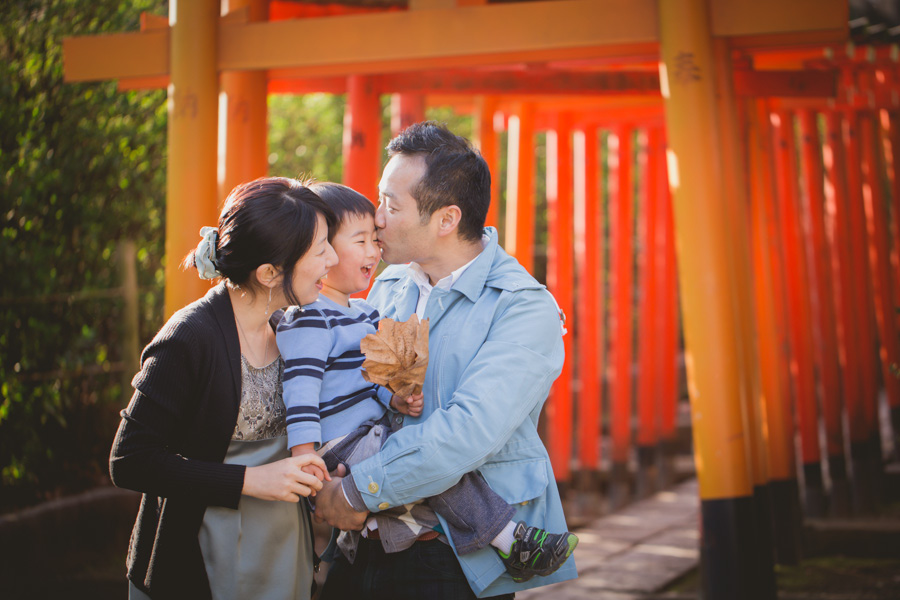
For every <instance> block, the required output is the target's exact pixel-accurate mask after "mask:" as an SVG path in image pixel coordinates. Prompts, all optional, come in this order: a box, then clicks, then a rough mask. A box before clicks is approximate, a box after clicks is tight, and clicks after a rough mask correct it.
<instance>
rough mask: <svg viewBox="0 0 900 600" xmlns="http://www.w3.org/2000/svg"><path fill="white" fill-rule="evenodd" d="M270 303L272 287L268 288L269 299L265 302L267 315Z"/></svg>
mask: <svg viewBox="0 0 900 600" xmlns="http://www.w3.org/2000/svg"><path fill="white" fill-rule="evenodd" d="M270 304H272V288H269V301H268V302H266V316H267V317H268V316H269V305H270Z"/></svg>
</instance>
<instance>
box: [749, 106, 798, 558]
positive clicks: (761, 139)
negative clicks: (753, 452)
mask: <svg viewBox="0 0 900 600" xmlns="http://www.w3.org/2000/svg"><path fill="white" fill-rule="evenodd" d="M747 116H748V120H749V127H748V132H749V143H748V144H747V149H748V153H749V164H750V174H751V177H750V195H751V202H750V206H751V211H750V232H751V242H752V248H753V279H754V283H755V286H754V298H755V309H756V315H757V318H756V321H757V324H758V332H759V356H760V375H761V382H762V388H763V395H764V397H765V404H764V408H765V411H764V415H765V426H766V429H767V431H768V439H767V447H768V452H767V453H766V460H767V464H768V473H769V491H770V494H771V497H772V528H773V530H772V531H773V538H774V544H773V546H774V550H775V561H776V562H777V563H778V564H783V565H794V564H797V563H799V562H800V555H801V520H802V517H803V514H802V511H801V510H800V486H799V483H798V481H797V470H796V456H795V452H794V418H793V411H792V402H791V382H790V373H789V370H788V369H789V363H790V351H789V340H790V337H789V335H788V333H787V317H786V315H785V300H784V298H785V293H784V283H785V277H784V267H783V261H782V256H781V247H782V244H781V238H780V235H779V230H780V228H779V225H778V211H777V209H776V204H777V198H776V194H775V183H774V174H773V170H772V160H771V149H772V136H771V128H770V125H769V111H768V109H767V108H766V103H765V101H754V102H752V103H751V105H750V107H749V108H748V111H747Z"/></svg>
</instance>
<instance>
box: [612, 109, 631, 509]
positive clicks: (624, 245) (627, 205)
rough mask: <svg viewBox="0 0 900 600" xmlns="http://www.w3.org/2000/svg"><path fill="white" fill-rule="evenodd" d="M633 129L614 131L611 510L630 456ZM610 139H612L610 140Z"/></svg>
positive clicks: (619, 497)
mask: <svg viewBox="0 0 900 600" xmlns="http://www.w3.org/2000/svg"><path fill="white" fill-rule="evenodd" d="M633 137H634V129H633V128H632V127H631V126H628V125H622V126H620V127H619V128H618V129H617V130H616V138H615V139H617V140H618V174H617V177H616V179H617V186H616V187H617V189H618V194H617V195H616V203H615V213H616V217H615V223H616V226H615V229H614V230H613V231H614V239H615V245H614V248H615V250H614V252H615V254H614V257H613V260H614V261H615V263H614V264H615V267H614V272H615V280H614V282H615V283H614V284H613V286H614V289H615V292H614V293H615V313H614V314H615V321H614V325H613V327H614V330H613V331H614V333H613V348H614V350H613V353H614V358H613V360H614V361H615V367H614V369H615V375H614V377H615V379H614V382H615V383H614V384H613V393H612V479H613V485H614V486H616V487H615V488H614V489H613V490H611V491H610V495H611V497H612V499H611V502H612V506H621V504H622V503H624V502H625V501H627V500H628V495H629V494H628V491H627V487H628V486H627V479H628V457H629V453H630V452H631V416H632V398H631V395H632V381H631V368H632V364H633V344H632V328H631V322H632V309H633V306H632V302H633V296H632V290H631V288H632V284H633V281H634V276H633V273H634V192H633V189H634V188H633V185H632V172H633V166H634V145H633V143H632V139H633ZM611 139H613V138H612V137H611Z"/></svg>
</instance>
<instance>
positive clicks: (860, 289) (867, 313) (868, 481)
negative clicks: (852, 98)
mask: <svg viewBox="0 0 900 600" xmlns="http://www.w3.org/2000/svg"><path fill="white" fill-rule="evenodd" d="M844 140H845V143H846V152H847V155H846V156H847V160H846V163H845V164H846V168H847V190H848V193H847V201H848V202H847V206H848V210H847V218H848V226H849V231H850V260H851V261H852V262H851V270H850V272H851V274H852V277H853V281H852V288H851V290H852V293H853V296H854V298H853V306H854V310H855V312H854V317H855V320H854V323H853V326H854V327H855V328H856V331H857V335H858V336H859V338H858V339H859V345H858V350H859V358H860V361H859V364H860V372H861V379H862V396H861V397H860V398H858V399H856V402H854V403H852V404H850V406H849V409H850V410H849V413H850V416H849V419H850V454H851V458H852V461H853V473H854V486H853V489H854V493H855V496H854V501H855V507H854V508H855V510H856V511H857V512H859V513H864V514H865V513H872V512H874V511H875V508H876V505H877V503H878V492H877V487H878V480H879V478H880V472H881V442H880V437H879V431H878V426H877V413H876V407H877V402H878V385H877V376H878V358H877V356H876V352H875V344H876V339H875V335H876V333H875V325H874V323H875V315H874V314H873V312H874V303H873V300H872V291H871V288H872V278H871V276H870V266H869V256H868V253H869V244H868V239H867V234H866V217H865V208H864V202H865V200H864V196H863V181H862V171H863V168H864V167H863V165H862V162H863V160H864V156H863V154H862V150H861V147H860V143H861V142H860V116H859V114H858V113H856V112H848V113H847V114H846V116H845V120H844Z"/></svg>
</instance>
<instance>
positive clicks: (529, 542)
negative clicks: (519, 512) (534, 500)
mask: <svg viewBox="0 0 900 600" xmlns="http://www.w3.org/2000/svg"><path fill="white" fill-rule="evenodd" d="M513 536H514V537H515V538H516V541H514V542H513V545H512V547H511V548H510V549H509V554H504V553H503V552H500V551H499V550H497V554H499V555H500V558H502V559H503V564H504V565H506V572H507V573H509V574H510V575H512V578H513V581H515V582H516V583H522V582H524V581H528V580H529V579H531V578H532V577H534V576H535V575H541V576H543V577H546V576H547V575H550V574H551V573H553V572H554V571H556V570H557V569H558V568H560V567H561V566H562V564H563V563H564V562H566V560H567V559H568V558H569V557H570V556H571V555H572V551H573V550H575V546H577V545H578V536H576V535H575V534H573V533H569V532H568V531H567V532H565V533H548V532H546V531H544V530H543V529H540V528H539V527H528V526H527V525H526V524H525V522H524V521H519V523H518V524H517V525H516V530H515V532H514V533H513Z"/></svg>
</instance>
